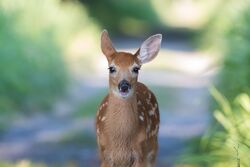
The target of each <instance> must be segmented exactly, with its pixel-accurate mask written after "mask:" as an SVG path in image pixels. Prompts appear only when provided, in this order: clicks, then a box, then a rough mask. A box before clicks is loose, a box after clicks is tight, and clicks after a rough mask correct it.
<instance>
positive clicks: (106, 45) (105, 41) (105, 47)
mask: <svg viewBox="0 0 250 167" xmlns="http://www.w3.org/2000/svg"><path fill="white" fill-rule="evenodd" d="M101 49H102V53H103V54H104V55H105V56H106V57H107V59H108V61H111V60H112V55H113V54H114V53H115V52H116V50H115V49H114V47H113V44H112V41H111V40H110V38H109V34H108V31H107V30H103V31H102V34H101Z"/></svg>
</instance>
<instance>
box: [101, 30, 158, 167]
mask: <svg viewBox="0 0 250 167" xmlns="http://www.w3.org/2000/svg"><path fill="white" fill-rule="evenodd" d="M161 39H162V35H161V34H157V35H153V36H151V37H150V38H148V39H147V40H146V41H144V42H143V44H142V45H141V47H140V48H139V49H138V51H137V52H136V53H135V54H131V53H126V52H117V51H116V50H115V48H114V47H113V45H112V42H111V40H110V38H109V35H108V32H107V31H106V30H104V31H103V32H102V34H101V49H102V52H103V54H104V55H105V56H106V58H107V60H108V65H109V68H108V69H109V93H108V95H107V96H106V97H105V98H104V99H103V101H102V103H101V105H100V106H99V109H98V111H97V115H96V136H97V143H98V147H99V152H100V158H101V167H154V166H155V159H156V154H157V149H158V141H157V135H158V130H159V122H160V118H159V116H160V115H159V109H158V103H157V101H156V98H155V96H154V94H153V93H152V92H151V91H150V90H149V89H148V88H147V87H146V86H145V85H144V84H142V83H140V82H138V81H137V79H138V73H139V70H140V67H141V65H142V64H144V63H147V62H149V61H151V60H152V59H154V58H155V57H156V55H157V54H158V52H159V50H160V46H161Z"/></svg>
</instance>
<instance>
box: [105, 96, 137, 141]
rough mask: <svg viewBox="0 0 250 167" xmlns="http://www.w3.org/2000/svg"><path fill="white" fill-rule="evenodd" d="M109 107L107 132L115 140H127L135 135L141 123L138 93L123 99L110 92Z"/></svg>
mask: <svg viewBox="0 0 250 167" xmlns="http://www.w3.org/2000/svg"><path fill="white" fill-rule="evenodd" d="M108 100H109V101H108V103H109V105H108V107H107V114H106V116H107V119H106V122H105V123H106V126H107V128H106V129H107V131H108V132H107V133H109V136H110V137H111V138H112V139H115V140H113V141H119V142H120V143H123V142H122V141H124V142H127V141H128V140H129V138H132V137H133V136H134V135H135V132H136V130H137V128H138V125H139V120H138V116H137V100H136V95H135V94H134V95H133V96H131V97H129V98H127V99H123V98H120V97H117V96H116V95H114V94H113V93H109V99H108Z"/></svg>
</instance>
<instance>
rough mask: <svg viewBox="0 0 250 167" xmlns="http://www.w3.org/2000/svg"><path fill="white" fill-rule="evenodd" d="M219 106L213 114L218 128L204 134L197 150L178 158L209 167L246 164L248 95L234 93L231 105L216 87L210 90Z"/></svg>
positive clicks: (249, 141)
mask: <svg viewBox="0 0 250 167" xmlns="http://www.w3.org/2000/svg"><path fill="white" fill-rule="evenodd" d="M211 93H212V95H213V97H214V98H215V99H216V101H217V102H218V104H219V106H220V109H218V110H215V112H214V117H215V119H216V121H217V122H218V123H219V125H220V127H221V128H219V129H220V130H218V129H217V130H214V129H213V130H212V131H211V132H209V133H208V134H206V135H204V136H203V138H202V139H201V142H200V148H199V150H196V151H197V153H196V154H195V155H191V156H190V155H189V156H188V157H186V158H183V159H182V161H184V162H186V163H187V162H188V163H193V164H199V165H200V166H203V167H204V166H209V167H220V166H221V167H222V166H227V167H236V166H241V167H248V166H249V164H250V159H249V155H250V134H249V133H248V132H249V130H250V122H249V120H250V96H249V95H247V94H244V93H243V94H240V95H238V96H237V97H236V98H235V99H234V102H233V103H232V104H230V103H229V101H228V100H227V99H226V98H225V97H224V96H222V95H221V94H220V93H219V92H218V91H217V90H216V89H214V88H213V89H212V91H211Z"/></svg>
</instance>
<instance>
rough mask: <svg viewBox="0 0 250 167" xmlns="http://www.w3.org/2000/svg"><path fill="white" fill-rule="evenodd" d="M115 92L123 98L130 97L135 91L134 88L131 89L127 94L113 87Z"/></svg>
mask: <svg viewBox="0 0 250 167" xmlns="http://www.w3.org/2000/svg"><path fill="white" fill-rule="evenodd" d="M112 92H113V94H114V95H115V96H117V97H119V98H122V99H127V98H129V97H131V96H132V95H133V93H134V90H133V89H129V91H128V93H125V94H122V93H121V92H120V91H119V90H118V89H113V90H112Z"/></svg>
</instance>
